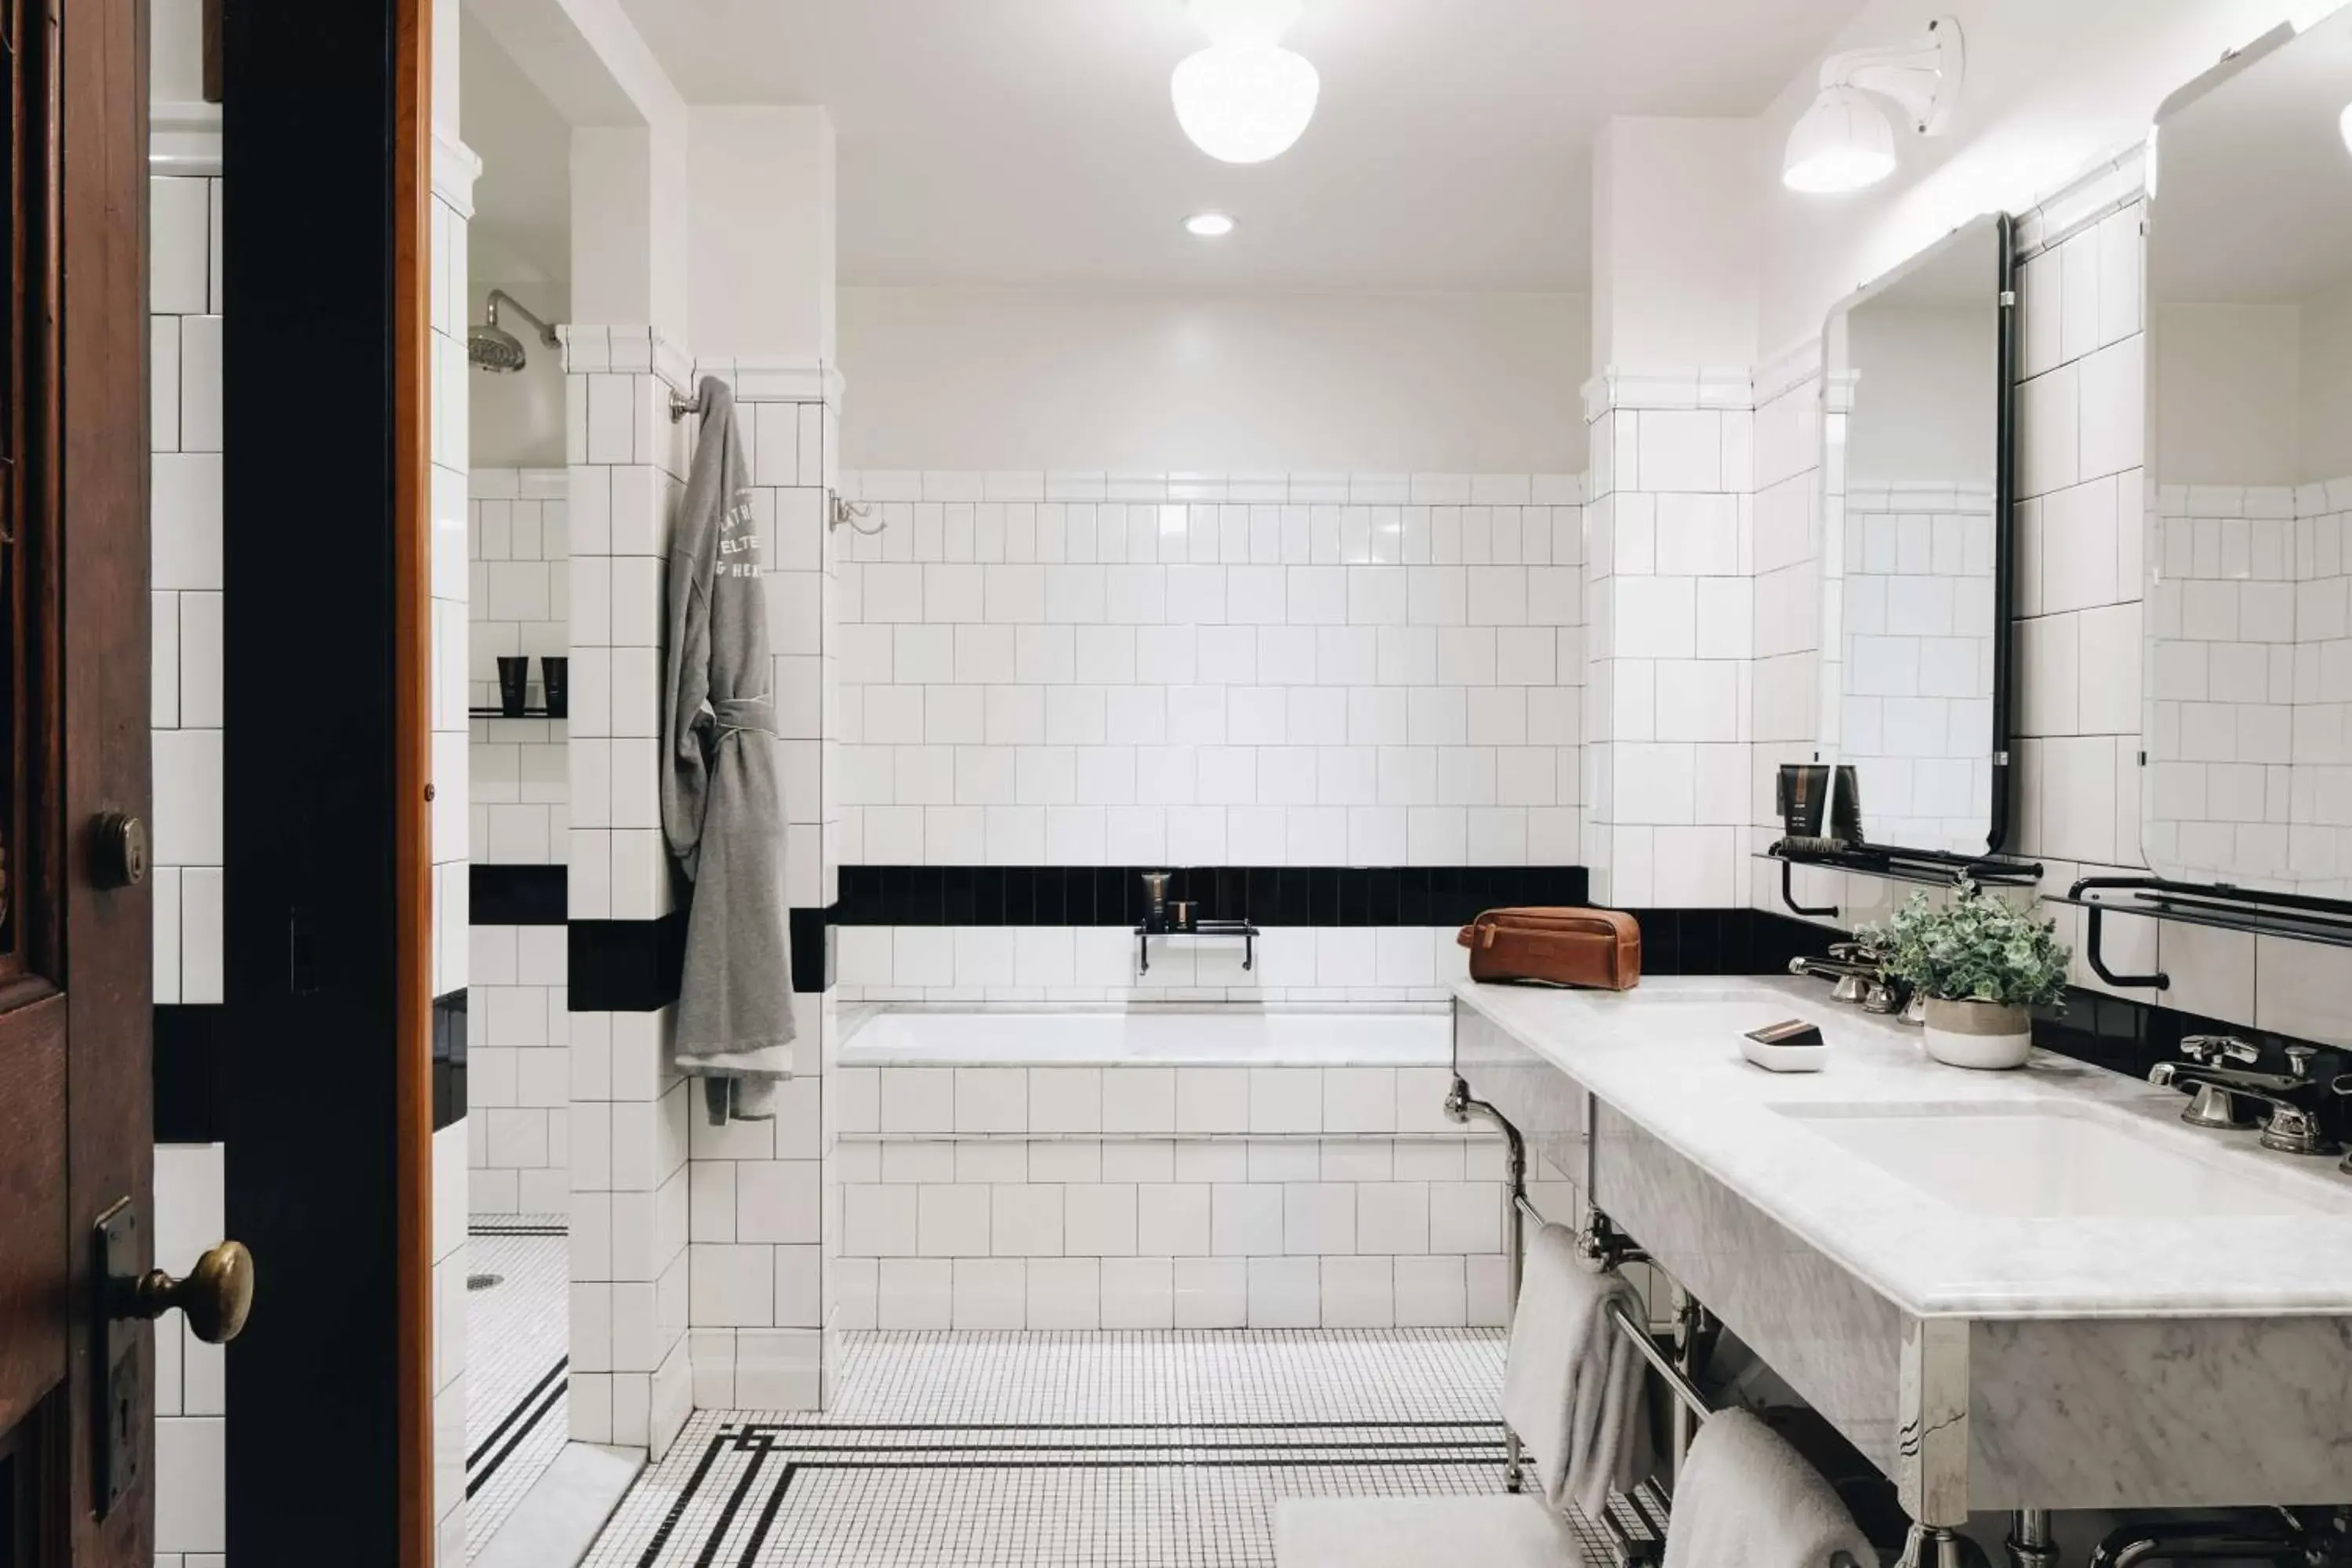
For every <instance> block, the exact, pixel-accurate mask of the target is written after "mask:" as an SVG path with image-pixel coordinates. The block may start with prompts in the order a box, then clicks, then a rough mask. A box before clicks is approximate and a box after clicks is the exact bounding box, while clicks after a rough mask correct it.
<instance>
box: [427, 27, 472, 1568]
mask: <svg viewBox="0 0 2352 1568" xmlns="http://www.w3.org/2000/svg"><path fill="white" fill-rule="evenodd" d="M442 9H443V10H444V11H445V12H446V13H447V16H446V25H448V26H449V30H450V34H451V37H449V38H448V39H446V40H444V42H445V45H446V47H448V48H450V49H451V50H452V51H453V52H454V49H455V26H454V24H455V22H456V19H457V18H456V7H454V6H450V5H444V6H443V7H442ZM440 74H441V75H443V76H454V74H455V72H454V53H453V58H452V60H451V61H450V62H449V66H448V68H445V70H444V71H443V72H442V73H440ZM452 85H453V86H454V84H452ZM434 119H435V121H436V129H435V135H434V148H433V154H434V156H433V210H432V229H433V232H432V243H433V261H432V266H433V276H432V284H431V289H432V344H431V353H432V360H433V367H432V368H433V498H432V500H433V539H432V557H431V564H432V617H433V649H432V659H433V717H432V722H433V773H432V779H433V815H432V838H433V881H432V898H433V995H434V997H435V1004H434V1012H435V1016H436V1022H439V1021H440V1020H441V1019H442V1017H443V1016H444V1015H445V1014H446V1013H447V1012H449V1011H453V1010H454V1011H456V1012H459V1013H462V1012H463V1011H464V996H465V990H466V979H467V956H468V952H469V950H470V945H471V941H472V932H471V931H470V930H469V929H468V924H467V921H468V916H467V904H468V901H469V900H468V899H467V890H468V879H469V878H470V875H471V867H470V866H469V864H468V861H467V816H468V812H467V800H468V797H469V795H470V791H469V789H468V788H467V772H468V768H467V762H468V758H467V717H466V708H467V689H466V675H467V621H466V616H467V610H466V596H467V578H468V575H469V571H468V563H467V543H466V464H467V425H468V418H467V391H468V387H467V362H466V324H467V323H466V226H467V221H468V220H469V219H470V218H471V217H472V216H473V200H474V177H475V175H476V174H478V173H480V171H481V160H480V159H478V158H477V157H476V156H474V154H473V153H471V152H469V151H468V150H467V148H466V147H465V146H464V144H463V143H461V142H457V141H456V140H455V126H456V123H457V105H456V104H455V102H448V103H436V105H435V112H434ZM461 1034H462V1031H461V1030H458V1029H456V1028H453V1027H450V1026H446V1025H445V1026H442V1027H440V1028H437V1029H436V1046H441V1047H454V1046H455V1044H456V1037H457V1036H459V1035H461ZM436 1068H439V1070H437V1071H436V1079H437V1080H438V1081H439V1082H441V1083H443V1084H455V1083H458V1082H462V1081H463V1079H462V1075H461V1074H458V1073H456V1072H454V1071H452V1070H450V1069H449V1068H440V1066H439V1064H436ZM436 1101H438V1102H439V1103H436V1108H435V1116H434V1133H433V1300H434V1324H433V1346H434V1381H433V1388H434V1394H433V1508H434V1518H435V1520H436V1527H437V1535H438V1540H439V1560H440V1561H441V1562H442V1563H462V1562H463V1561H465V1556H466V1508H465V1503H466V1275H467V1257H466V1214H467V1207H468V1205H467V1194H466V1169H467V1126H466V1119H465V1116H464V1114H463V1107H462V1105H461V1104H458V1103H457V1102H456V1101H455V1099H454V1097H453V1096H451V1095H450V1094H448V1093H446V1091H445V1092H444V1093H442V1094H439V1095H436Z"/></svg>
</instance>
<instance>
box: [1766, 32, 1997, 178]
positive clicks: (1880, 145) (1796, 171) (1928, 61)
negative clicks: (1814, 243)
mask: <svg viewBox="0 0 2352 1568" xmlns="http://www.w3.org/2000/svg"><path fill="white" fill-rule="evenodd" d="M1966 62H1967V54H1966V50H1965V48H1964V47H1963V46H1962V44H1961V41H1960V24H1959V22H1958V19H1957V18H1955V17H1951V16H1938V17H1937V18H1936V19H1935V20H1934V21H1932V22H1930V23H1928V24H1927V37H1925V38H1923V39H1921V40H1920V41H1919V42H1917V43H1915V44H1892V45H1888V46H1886V47H1883V48H1875V49H1849V50H1847V51H1846V52H1845V53H1843V54H1839V55H1832V56H1831V57H1830V58H1828V59H1826V60H1824V61H1823V62H1822V89H1821V93H1820V96H1818V97H1817V98H1815V99H1814V100H1813V102H1812V107H1811V108H1810V109H1808V110H1805V112H1804V116H1803V118H1801V119H1800V120H1799V121H1797V123H1796V125H1795V126H1794V127H1792V128H1791V129H1790V132H1789V146H1788V152H1787V153H1786V155H1785V156H1784V157H1783V159H1782V160H1781V163H1780V183H1781V184H1784V185H1786V186H1788V187H1789V188H1790V190H1792V191H1805V192H1809V193H1828V192H1838V191H1858V190H1860V189H1862V188H1863V187H1864V185H1874V184H1877V183H1878V182H1879V181H1881V180H1883V179H1885V178H1886V176H1887V175H1889V174H1893V173H1894V172H1895V128H1894V127H1893V126H1892V125H1889V124H1888V123H1887V121H1886V114H1885V110H1882V109H1880V108H1879V106H1878V105H1877V104H1876V103H1875V102H1874V101H1872V99H1871V96H1870V95H1871V94H1874V93H1875V94H1877V95H1878V96H1879V97H1882V98H1891V99H1893V100H1895V102H1896V103H1898V104H1900V105H1901V106H1902V109H1903V112H1904V114H1905V116H1906V117H1907V118H1908V119H1909V120H1910V121H1911V128H1912V129H1913V130H1914V131H1916V132H1918V133H1919V134H1920V135H1922V136H1934V135H1937V133H1939V132H1941V131H1942V130H1943V129H1944V126H1945V123H1946V122H1947V121H1949V120H1950V118H1951V114H1952V109H1953V106H1954V105H1955V104H1956V103H1957V102H1958V100H1959V95H1960V78H1961V75H1962V73H1963V70H1964V69H1965V67H1966Z"/></svg>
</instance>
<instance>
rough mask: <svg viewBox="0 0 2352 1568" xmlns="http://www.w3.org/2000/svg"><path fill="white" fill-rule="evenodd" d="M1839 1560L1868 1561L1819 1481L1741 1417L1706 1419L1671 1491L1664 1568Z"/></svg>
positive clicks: (1822, 1564)
mask: <svg viewBox="0 0 2352 1568" xmlns="http://www.w3.org/2000/svg"><path fill="white" fill-rule="evenodd" d="M1835 1552H1845V1553H1846V1554H1848V1555H1849V1556H1850V1557H1852V1558H1853V1562H1854V1563H1856V1564H1858V1565H1862V1568H1868V1565H1870V1564H1874V1563H1876V1562H1877V1561H1878V1552H1877V1551H1876V1549H1875V1548H1874V1547H1873V1546H1872V1545H1871V1544H1870V1541H1869V1539H1868V1538H1867V1537H1866V1536H1864V1534H1863V1533H1862V1531H1860V1530H1859V1529H1857V1528H1855V1525H1854V1522H1853V1515H1852V1514H1850V1513H1848V1512H1847V1511H1846V1509H1845V1504H1844V1503H1843V1502H1841V1501H1839V1500H1838V1495H1837V1493H1836V1492H1835V1491H1833V1490H1832V1489H1831V1488H1830V1484H1829V1483H1828V1482H1827V1481H1825V1480H1823V1479H1822V1478H1821V1474H1820V1472H1819V1471H1817V1470H1815V1469H1814V1468H1812V1466H1811V1465H1809V1464H1807V1463H1806V1462H1805V1459H1804V1457H1803V1456H1802V1455H1801V1454H1799V1453H1798V1452H1797V1450H1796V1449H1794V1448H1792V1447H1789V1445H1788V1444H1787V1443H1786V1442H1785V1441H1783V1440H1782V1439H1781V1437H1780V1436H1779V1435H1778V1434H1777V1433H1775V1432H1774V1431H1773V1430H1772V1429H1771V1428H1770V1427H1769V1426H1765V1425H1764V1423H1763V1422H1761V1421H1759V1420H1758V1419H1757V1418H1756V1417H1755V1416H1753V1415H1749V1414H1748V1412H1747V1411H1745V1410H1723V1411H1718V1412H1717V1413H1716V1414H1715V1415H1710V1416H1708V1417H1707V1419H1706V1425H1704V1426H1701V1427H1700V1428H1699V1430H1698V1436H1696V1437H1694V1438H1693V1439H1691V1447H1690V1456H1689V1458H1686V1459H1685V1461H1684V1463H1683V1473H1682V1476H1681V1478H1680V1479H1678V1480H1677V1481H1676V1482H1675V1511H1674V1518H1673V1519H1672V1520H1671V1521H1669V1522H1668V1524H1667V1526H1666V1557H1665V1568H1830V1564H1831V1561H1832V1553H1835Z"/></svg>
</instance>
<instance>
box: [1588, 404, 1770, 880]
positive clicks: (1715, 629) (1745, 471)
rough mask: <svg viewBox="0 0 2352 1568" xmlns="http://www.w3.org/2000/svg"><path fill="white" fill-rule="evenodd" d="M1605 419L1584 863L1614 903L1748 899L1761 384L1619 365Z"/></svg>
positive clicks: (1599, 457) (1593, 517)
mask: <svg viewBox="0 0 2352 1568" xmlns="http://www.w3.org/2000/svg"><path fill="white" fill-rule="evenodd" d="M1584 397H1585V410H1586V416H1587V420H1588V422H1589V423H1590V425H1591V451H1592V479H1591V496H1592V500H1591V506H1590V507H1589V508H1588V509H1587V517H1586V531H1587V535H1588V538H1589V540H1590V542H1591V562H1590V565H1589V567H1588V571H1589V574H1590V578H1591V581H1590V584H1589V587H1588V589H1587V606H1588V608H1587V617H1586V618H1587V621H1588V628H1587V640H1588V642H1589V650H1588V653H1589V658H1590V659H1591V674H1590V677H1589V680H1590V687H1591V714H1590V715H1589V716H1588V718H1587V721H1586V729H1587V732H1588V736H1589V740H1588V742H1587V744H1586V746H1585V758H1584V765H1585V772H1586V780H1585V784H1584V786H1583V791H1582V794H1583V799H1584V801H1585V803H1586V809H1587V812H1588V822H1587V826H1586V828H1585V832H1584V835H1583V840H1582V843H1583V854H1582V855H1581V856H1580V857H1562V858H1563V859H1569V860H1573V859H1580V860H1581V862H1582V863H1583V864H1584V865H1586V866H1587V867H1589V868H1591V872H1592V896H1593V898H1594V900H1596V901H1599V902H1602V903H1610V904H1615V905H1618V906H1620V907H1624V908H1657V907H1670V908H1714V907H1722V906H1730V905H1737V904H1739V903H1741V902H1744V901H1745V900H1746V896H1747V890H1748V860H1747V857H1746V856H1745V854H1744V853H1742V848H1743V845H1742V837H1743V835H1742V833H1741V829H1742V827H1744V826H1746V825H1747V824H1748V822H1750V821H1751V820H1752V819H1753V814H1752V813H1751V811H1750V809H1749V795H1748V792H1749V788H1750V782H1749V774H1750V764H1749V749H1750V748H1749V742H1750V741H1751V739H1752V727H1751V722H1750V715H1751V713H1752V710H1753V700H1752V679H1753V678H1752V670H1751V664H1750V659H1751V657H1752V654H1753V650H1754V645H1755V630H1754V621H1755V589H1754V583H1753V574H1754V573H1755V571H1756V567H1757V556H1758V548H1757V546H1758V541H1757V507H1756V500H1755V497H1754V495H1753V494H1752V493H1751V492H1752V490H1753V489H1754V476H1755V468H1756V464H1755V459H1754V454H1753V447H1754V442H1755V426H1756V416H1755V413H1754V405H1755V392H1754V387H1753V384H1752V383H1751V381H1750V379H1749V376H1748V372H1747V371H1745V370H1741V371H1738V372H1737V373H1729V374H1718V373H1712V372H1711V373H1708V374H1704V375H1700V374H1689V375H1680V376H1672V377H1645V376H1638V375H1630V374H1622V373H1619V372H1616V371H1611V372H1609V373H1606V374H1601V375H1599V376H1596V377H1595V378H1594V379H1593V380H1592V381H1591V383H1590V384H1587V386H1586V387H1585V389H1584Z"/></svg>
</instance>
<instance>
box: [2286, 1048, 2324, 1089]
mask: <svg viewBox="0 0 2352 1568" xmlns="http://www.w3.org/2000/svg"><path fill="white" fill-rule="evenodd" d="M2318 1054H2319V1047H2316V1046H2289V1047H2286V1070H2287V1071H2289V1072H2291V1073H2293V1074H2294V1076H2295V1077H2296V1078H2298V1079H2302V1080H2303V1081H2304V1082H2305V1083H2308V1082H2310V1081H2311V1058H2314V1057H2315V1056H2317V1055H2318Z"/></svg>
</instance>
